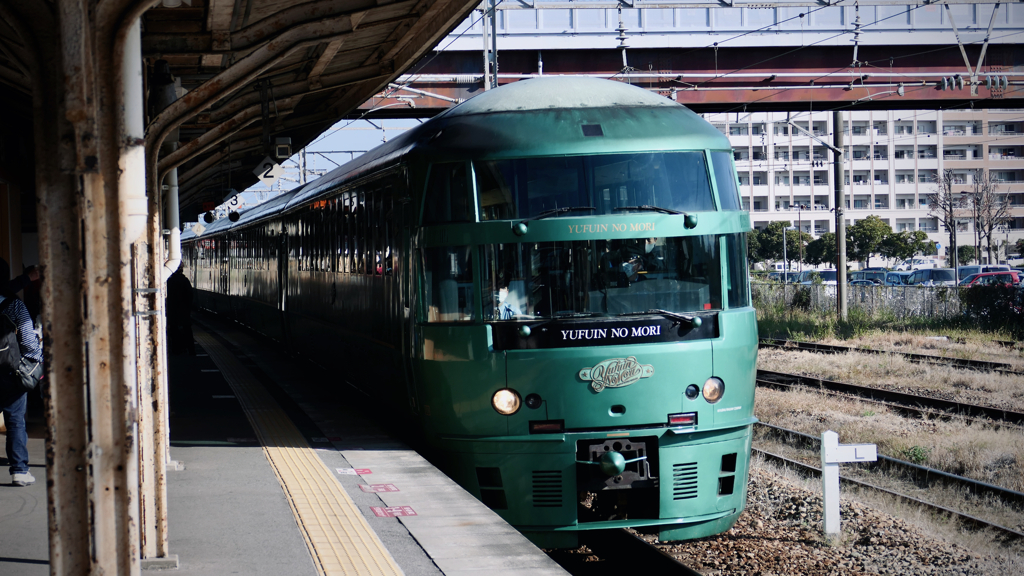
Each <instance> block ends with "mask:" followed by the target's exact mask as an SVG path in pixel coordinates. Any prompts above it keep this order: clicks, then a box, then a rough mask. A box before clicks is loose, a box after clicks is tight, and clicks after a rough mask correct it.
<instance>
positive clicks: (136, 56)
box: [118, 20, 149, 244]
mask: <svg viewBox="0 0 1024 576" xmlns="http://www.w3.org/2000/svg"><path fill="white" fill-rule="evenodd" d="M140 22H141V20H136V22H135V24H133V25H132V27H131V28H130V29H129V30H128V36H127V38H125V44H124V57H123V58H122V60H121V78H123V79H124V80H123V82H122V85H121V90H122V95H123V96H122V97H123V100H122V102H124V111H123V121H124V132H123V133H122V134H121V137H122V142H121V146H122V156H121V158H122V159H121V177H120V182H119V184H118V188H119V190H120V195H121V199H120V200H121V206H123V209H124V226H125V239H126V240H127V241H128V243H129V244H131V243H133V242H135V241H136V240H138V239H139V236H141V235H142V233H143V231H145V229H146V222H147V219H148V217H149V205H148V200H147V199H146V150H145V143H146V124H145V119H144V115H143V102H145V98H144V97H143V95H142V40H141V24H140Z"/></svg>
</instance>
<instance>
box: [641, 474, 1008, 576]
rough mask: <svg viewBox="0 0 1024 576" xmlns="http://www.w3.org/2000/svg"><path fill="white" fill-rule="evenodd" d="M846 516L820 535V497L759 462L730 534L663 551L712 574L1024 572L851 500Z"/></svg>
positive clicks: (844, 510)
mask: <svg viewBox="0 0 1024 576" xmlns="http://www.w3.org/2000/svg"><path fill="white" fill-rule="evenodd" d="M841 514H842V535H841V536H840V538H839V539H838V541H837V542H835V543H828V542H826V541H825V539H824V537H823V536H822V532H821V530H822V519H821V495H820V492H817V493H816V492H814V491H811V490H808V489H806V488H804V487H802V486H799V485H797V484H794V483H793V482H792V481H791V480H789V479H787V478H785V477H784V476H782V475H780V474H778V473H776V472H774V471H771V470H768V469H766V468H764V467H763V465H760V464H758V465H755V466H754V467H752V469H751V477H750V484H749V488H748V496H747V508H746V510H745V511H744V513H743V515H742V516H741V517H740V519H739V521H738V522H737V523H736V525H735V526H734V527H733V528H732V529H730V530H729V531H727V532H725V533H723V534H719V535H717V536H713V537H710V538H704V539H701V540H695V541H689V542H681V543H665V544H659V546H661V547H662V549H663V550H665V551H666V552H668V553H670V554H672V555H673V556H675V557H677V558H679V559H680V560H681V561H682V562H683V563H684V564H686V565H687V566H690V567H691V568H693V569H694V570H697V571H699V572H701V573H702V574H704V575H706V576H717V575H724V574H729V575H758V576H775V575H779V576H783V575H808V576H809V575H833V574H835V575H840V574H841V575H857V574H879V575H893V576H895V575H901V576H902V575H912V574H913V575H916V574H927V575H986V576H987V575H994V576H997V575H1001V574H1006V575H1010V574H1013V575H1018V574H1021V573H1024V571H1022V566H1024V563H1022V562H1021V559H1020V558H1019V557H1018V556H1017V553H1016V551H1011V550H1007V551H1006V554H1005V555H1002V557H995V555H992V554H989V555H986V556H982V555H979V554H977V553H974V552H971V551H970V550H968V549H967V548H965V547H963V546H961V545H958V544H954V543H950V542H945V541H943V540H940V539H937V538H935V537H932V536H929V535H927V534H925V533H924V532H923V531H922V530H921V529H919V528H918V527H916V526H914V525H912V524H910V523H909V522H906V521H904V520H900V519H898V518H894V517H892V516H890V515H888V514H885V513H882V512H879V511H877V510H874V509H872V508H869V507H868V506H865V505H863V504H860V503H857V502H853V501H850V500H848V499H846V498H843V499H842V501H841ZM647 538H648V539H649V540H653V536H647Z"/></svg>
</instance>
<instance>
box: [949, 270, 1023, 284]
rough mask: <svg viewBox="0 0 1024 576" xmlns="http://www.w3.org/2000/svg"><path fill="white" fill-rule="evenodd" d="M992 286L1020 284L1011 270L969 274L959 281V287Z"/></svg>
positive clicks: (1016, 275)
mask: <svg viewBox="0 0 1024 576" xmlns="http://www.w3.org/2000/svg"><path fill="white" fill-rule="evenodd" d="M992 284H1020V276H1019V275H1018V274H1017V273H1016V272H1014V271H1012V270H1003V271H1001V272H982V273H980V274H971V275H970V276H968V277H967V278H964V279H963V280H961V281H960V285H961V286H977V285H982V286H990V285H992Z"/></svg>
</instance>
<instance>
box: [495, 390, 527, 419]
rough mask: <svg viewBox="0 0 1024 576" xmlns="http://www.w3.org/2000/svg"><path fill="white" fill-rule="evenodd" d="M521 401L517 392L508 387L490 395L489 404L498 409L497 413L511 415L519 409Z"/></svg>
mask: <svg viewBox="0 0 1024 576" xmlns="http://www.w3.org/2000/svg"><path fill="white" fill-rule="evenodd" d="M522 405H523V403H522V401H521V400H520V399H519V393H518V392H516V391H515V390H511V389H509V388H502V389H501V390H498V391H497V392H495V393H494V396H493V397H491V406H494V409H495V410H497V411H498V414H502V415H504V416H511V415H512V414H515V413H516V412H518V411H519V407H520V406H522Z"/></svg>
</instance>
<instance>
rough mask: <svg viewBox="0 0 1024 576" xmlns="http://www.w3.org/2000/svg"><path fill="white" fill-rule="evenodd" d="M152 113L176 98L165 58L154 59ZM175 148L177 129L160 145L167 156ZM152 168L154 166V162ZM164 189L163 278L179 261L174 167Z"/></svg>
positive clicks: (179, 249)
mask: <svg viewBox="0 0 1024 576" xmlns="http://www.w3.org/2000/svg"><path fill="white" fill-rule="evenodd" d="M152 91H153V95H152V104H153V110H152V112H153V116H156V115H157V114H158V113H159V112H160V111H161V110H163V109H164V108H167V107H168V106H170V105H171V104H173V103H174V102H175V101H176V100H177V99H178V91H177V87H176V86H175V82H174V80H173V79H172V78H171V68H170V65H168V63H167V62H166V61H165V60H158V61H157V62H156V70H155V74H154V81H153V85H152ZM177 148H178V131H177V130H175V131H173V132H171V134H170V135H168V136H167V139H166V140H164V142H163V144H162V146H161V147H160V152H161V156H166V155H168V154H170V153H171V152H173V151H174V150H176V149H177ZM153 169H154V170H155V169H156V167H155V166H154V167H153ZM164 190H166V191H167V195H166V196H165V198H164V202H165V203H164V220H163V221H164V225H165V227H166V229H167V230H170V237H169V238H168V246H167V260H166V261H165V262H164V264H163V268H162V271H161V278H163V281H164V282H166V281H167V279H168V278H170V277H171V274H174V272H175V271H176V270H177V269H178V265H180V264H181V224H180V221H179V217H178V169H177V168H174V169H172V170H170V171H169V172H168V173H167V176H166V180H165V182H164Z"/></svg>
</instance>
